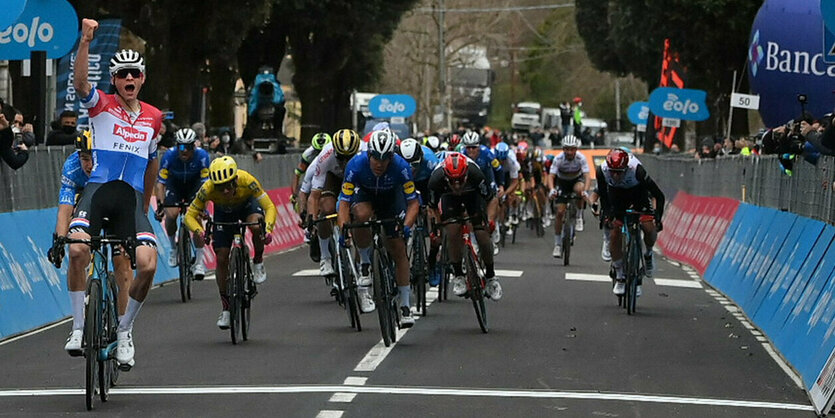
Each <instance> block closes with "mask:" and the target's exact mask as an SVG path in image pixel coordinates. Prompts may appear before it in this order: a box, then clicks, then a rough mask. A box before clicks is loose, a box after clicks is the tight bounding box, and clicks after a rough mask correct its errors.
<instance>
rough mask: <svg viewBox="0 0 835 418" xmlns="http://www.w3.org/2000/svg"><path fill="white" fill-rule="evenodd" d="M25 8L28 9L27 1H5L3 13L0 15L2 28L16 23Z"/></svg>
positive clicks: (0, 26)
mask: <svg viewBox="0 0 835 418" xmlns="http://www.w3.org/2000/svg"><path fill="white" fill-rule="evenodd" d="M24 8H26V0H4V1H3V13H2V14H0V28H5V27H7V26H9V25H11V24H12V23H15V22H16V21H17V18H18V17H19V16H20V14H21V13H23V9H24Z"/></svg>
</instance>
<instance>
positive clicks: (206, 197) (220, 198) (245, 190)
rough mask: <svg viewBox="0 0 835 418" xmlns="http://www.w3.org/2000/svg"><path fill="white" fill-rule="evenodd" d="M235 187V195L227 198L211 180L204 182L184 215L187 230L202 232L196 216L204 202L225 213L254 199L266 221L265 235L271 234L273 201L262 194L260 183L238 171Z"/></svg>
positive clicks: (273, 223) (202, 208)
mask: <svg viewBox="0 0 835 418" xmlns="http://www.w3.org/2000/svg"><path fill="white" fill-rule="evenodd" d="M235 181H236V182H237V186H236V187H235V194H234V195H231V196H227V195H225V194H224V193H223V191H222V190H221V189H220V188H219V187H217V186H216V185H215V184H214V182H212V181H211V180H206V182H205V183H203V186H201V187H200V191H198V192H197V196H196V197H195V198H194V201H192V202H191V205H190V206H189V207H188V213H187V214H186V226H187V227H188V229H189V230H191V231H194V232H202V231H203V227H202V225H201V223H200V221H199V220H198V216H200V214H201V213H203V210H205V209H206V202H208V201H212V202H214V204H215V210H217V209H221V210H226V211H234V210H235V209H239V208H241V207H243V206H244V205H246V204H247V202H249V199H250V198H255V200H257V201H258V204H260V205H261V208H263V209H264V218H265V219H264V220H265V221H266V224H267V225H266V226H267V233H270V232H272V230H273V227H274V226H275V218H276V209H275V205H274V204H273V201H272V200H271V199H270V197H269V196H267V193H266V192H264V189H263V188H262V187H261V183H259V182H258V179H256V178H255V177H254V176H253V175H252V174H249V173H247V172H246V171H244V170H238V176H237V179H236V180H235Z"/></svg>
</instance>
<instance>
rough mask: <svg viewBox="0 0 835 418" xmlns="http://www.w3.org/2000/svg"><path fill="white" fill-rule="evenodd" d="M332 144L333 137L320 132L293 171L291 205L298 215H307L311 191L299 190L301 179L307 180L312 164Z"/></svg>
mask: <svg viewBox="0 0 835 418" xmlns="http://www.w3.org/2000/svg"><path fill="white" fill-rule="evenodd" d="M330 143H331V136H330V134H328V133H327V132H319V133H317V134H316V135H313V138H312V139H311V140H310V146H309V147H307V149H305V150H304V152H302V156H301V158H300V159H299V165H298V166H297V167H296V168H295V169H294V170H293V183H292V185H291V186H290V190H291V191H292V194H291V195H290V203H292V204H293V205H294V208H295V209H296V213H298V214H306V213H307V193H309V192H310V190H307V191H306V192H303V191H301V190H299V186H300V184H299V179H300V178H301V179H303V180H307V169H308V168H309V167H310V164H311V163H313V160H314V159H316V157H317V156H318V155H319V153H320V152H321V151H322V148H324V147H325V145H327V144H330ZM304 218H305V216H302V219H304Z"/></svg>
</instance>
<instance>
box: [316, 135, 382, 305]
mask: <svg viewBox="0 0 835 418" xmlns="http://www.w3.org/2000/svg"><path fill="white" fill-rule="evenodd" d="M359 148H360V137H359V135H358V134H357V133H356V132H354V131H353V130H351V129H341V130H339V131H337V132H336V133H335V134H334V135H333V140H332V142H331V143H330V144H328V145H326V146H325V148H324V149H322V152H321V153H320V154H319V155H318V156H317V157H316V159H315V160H313V163H312V164H311V165H310V167H309V168H308V171H312V172H313V173H312V178H311V181H310V183H311V184H310V187H311V191H310V196H309V197H308V199H307V208H308V210H309V212H308V214H307V219H306V220H305V225H306V226H305V229H307V230H312V229H313V221H314V220H316V219H320V218H321V217H324V216H327V215H331V214H334V213H336V198H337V196H338V195H339V188H340V187H341V186H342V179H343V178H344V176H345V167H346V166H347V165H348V161H349V160H351V158H352V157H354V156H355V155H356V154H357V151H358V150H359ZM316 230H317V231H318V236H319V237H318V238H319V239H318V244H319V252H320V254H321V255H320V257H321V258H320V261H319V274H321V275H322V276H331V275H333V274H335V272H334V271H333V265H332V264H331V260H332V258H333V257H332V255H331V250H330V245H331V241H332V237H333V229H332V226H331V223H330V222H319V224H318V225H316ZM311 245H313V244H311ZM368 300H370V296H368V295H360V304H365V305H364V306H366V307H368V306H367V303H368Z"/></svg>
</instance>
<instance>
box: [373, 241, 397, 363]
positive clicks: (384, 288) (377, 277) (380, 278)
mask: <svg viewBox="0 0 835 418" xmlns="http://www.w3.org/2000/svg"><path fill="white" fill-rule="evenodd" d="M371 262H372V267H371V268H372V272H371V277H372V279H373V282H374V303H375V304H376V305H377V317H378V318H379V320H380V334H382V336H383V344H385V346H386V347H389V346H391V343H393V342H394V341H393V339H392V338H391V335H392V331H391V330H392V329H393V328H394V324H393V323H392V322H391V314H390V313H389V310H390V309H391V304H390V303H389V298H390V297H391V294H390V292H389V290H388V283H387V281H388V278H387V277H386V273H385V272H384V271H383V268H384V267H383V259H382V256H381V255H380V249H379V248H374V254H373V258H372V260H371Z"/></svg>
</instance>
